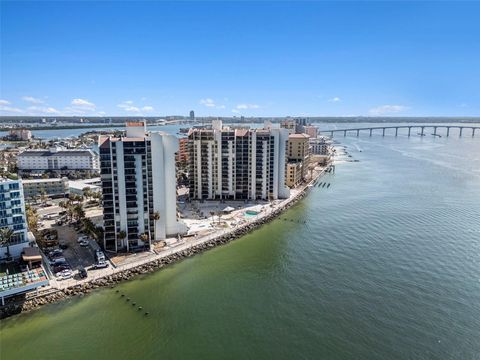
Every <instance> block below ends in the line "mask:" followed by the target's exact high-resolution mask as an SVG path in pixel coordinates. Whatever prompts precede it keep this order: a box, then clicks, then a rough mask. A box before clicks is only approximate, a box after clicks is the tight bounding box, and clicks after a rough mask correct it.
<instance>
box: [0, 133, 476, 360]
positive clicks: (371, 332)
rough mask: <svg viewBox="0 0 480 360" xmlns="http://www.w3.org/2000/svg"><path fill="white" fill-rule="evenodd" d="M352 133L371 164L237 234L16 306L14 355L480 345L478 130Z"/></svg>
mask: <svg viewBox="0 0 480 360" xmlns="http://www.w3.org/2000/svg"><path fill="white" fill-rule="evenodd" d="M338 127H341V126H340V125H339V126H338ZM338 141H340V143H341V145H345V146H347V151H348V152H349V153H350V154H351V155H352V159H357V160H359V162H343V163H339V164H337V166H336V173H335V174H331V175H326V176H325V177H323V178H322V180H321V181H322V182H327V183H330V184H331V186H330V187H329V188H326V187H325V188H317V187H315V188H313V189H312V190H311V192H310V194H309V195H308V196H307V197H306V198H305V199H304V200H302V201H301V202H299V203H298V204H297V205H296V206H294V207H293V208H291V209H290V210H288V211H287V212H285V213H284V214H283V215H282V216H280V217H279V218H278V219H276V220H274V221H272V222H271V223H269V224H267V225H265V226H263V227H262V228H260V229H259V230H257V231H255V232H253V233H251V234H249V235H247V236H245V237H243V238H241V239H238V240H236V241H234V242H231V243H229V244H227V245H225V246H221V247H218V248H215V249H213V250H211V251H208V252H205V253H203V254H201V255H198V256H195V257H193V258H190V259H186V260H184V261H181V262H180V263H177V264H175V265H173V266H170V267H168V268H166V269H163V270H161V271H158V272H156V273H154V274H150V275H146V276H141V277H139V278H137V279H136V280H133V281H129V282H126V283H123V284H121V285H119V286H117V287H116V289H102V290H99V291H96V292H94V293H93V294H91V295H88V296H84V297H81V298H80V297H78V298H74V299H69V300H67V301H64V302H61V303H57V304H52V305H49V306H45V307H43V308H40V309H39V310H36V311H34V312H31V313H26V314H20V315H18V316H15V317H12V318H9V319H6V320H2V321H1V332H0V355H1V356H0V358H1V359H2V360H3V359H115V360H121V359H224V358H228V359H272V358H273V359H462V360H473V359H479V358H480V136H479V137H477V138H471V136H467V135H465V134H464V136H463V137H462V138H458V137H457V136H451V137H449V138H446V137H442V138H433V137H431V136H426V137H419V136H413V137H410V138H407V137H406V136H404V135H401V136H399V137H397V138H395V137H393V136H390V135H388V136H386V137H382V136H379V135H374V136H373V137H371V138H370V137H368V135H362V136H360V137H359V138H356V137H346V138H344V137H343V136H339V137H338ZM349 159H350V158H349ZM117 289H118V290H119V291H120V292H121V293H124V294H126V295H127V296H128V297H130V298H131V299H132V301H135V302H136V303H137V304H138V305H140V306H142V307H143V310H142V311H137V310H136V309H135V307H133V306H132V305H131V303H127V302H126V301H125V299H124V298H121V297H120V296H119V295H118V294H117V293H116V292H115V290H117ZM144 311H148V312H149V315H148V316H144V315H143V312H144Z"/></svg>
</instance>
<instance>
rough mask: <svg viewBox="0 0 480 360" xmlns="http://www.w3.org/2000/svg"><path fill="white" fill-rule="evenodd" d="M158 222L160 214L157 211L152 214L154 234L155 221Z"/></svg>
mask: <svg viewBox="0 0 480 360" xmlns="http://www.w3.org/2000/svg"><path fill="white" fill-rule="evenodd" d="M158 220H160V213H159V212H158V211H155V212H154V213H153V221H154V227H155V233H156V232H157V221H158Z"/></svg>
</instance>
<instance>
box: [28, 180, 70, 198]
mask: <svg viewBox="0 0 480 360" xmlns="http://www.w3.org/2000/svg"><path fill="white" fill-rule="evenodd" d="M22 183H23V193H24V194H25V198H26V199H31V198H33V197H36V196H42V195H45V196H48V197H49V198H59V197H65V196H68V194H69V191H68V179H67V178H66V177H64V178H52V179H32V180H22Z"/></svg>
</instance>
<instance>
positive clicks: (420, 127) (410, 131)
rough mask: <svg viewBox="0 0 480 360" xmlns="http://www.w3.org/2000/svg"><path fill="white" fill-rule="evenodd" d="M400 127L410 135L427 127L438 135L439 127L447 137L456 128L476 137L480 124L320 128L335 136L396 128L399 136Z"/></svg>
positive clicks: (421, 132) (461, 132) (395, 132)
mask: <svg viewBox="0 0 480 360" xmlns="http://www.w3.org/2000/svg"><path fill="white" fill-rule="evenodd" d="M399 129H407V130H408V131H407V134H408V136H411V134H412V129H414V130H417V131H418V134H419V135H420V136H425V135H426V134H425V129H427V130H429V129H431V131H432V135H434V136H437V130H438V129H446V130H447V137H449V136H450V130H451V129H455V130H456V132H457V133H458V136H459V137H462V135H463V131H464V129H467V130H471V134H472V137H475V131H476V130H479V129H480V126H469V125H460V126H458V125H399V126H374V127H363V128H349V129H335V130H320V133H325V134H328V133H330V136H331V137H333V136H334V134H335V133H343V136H347V134H348V133H351V132H353V133H355V134H356V136H360V132H368V133H369V135H370V136H372V135H373V133H374V131H377V132H380V131H381V133H382V136H385V133H386V131H387V130H394V134H395V136H398V130H399Z"/></svg>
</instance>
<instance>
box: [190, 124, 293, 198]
mask: <svg viewBox="0 0 480 360" xmlns="http://www.w3.org/2000/svg"><path fill="white" fill-rule="evenodd" d="M188 139H189V156H188V158H189V176H190V197H191V198H192V199H198V200H202V199H208V200H213V199H231V200H255V199H264V200H274V199H284V198H288V196H289V195H290V192H289V189H288V187H286V186H285V153H286V146H287V140H288V131H287V130H285V129H278V128H277V129H273V128H272V127H271V124H268V125H267V126H265V128H264V129H241V128H240V129H234V128H228V127H225V128H222V122H221V121H220V120H215V121H213V122H212V128H211V129H191V130H190V132H189V134H188Z"/></svg>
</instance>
